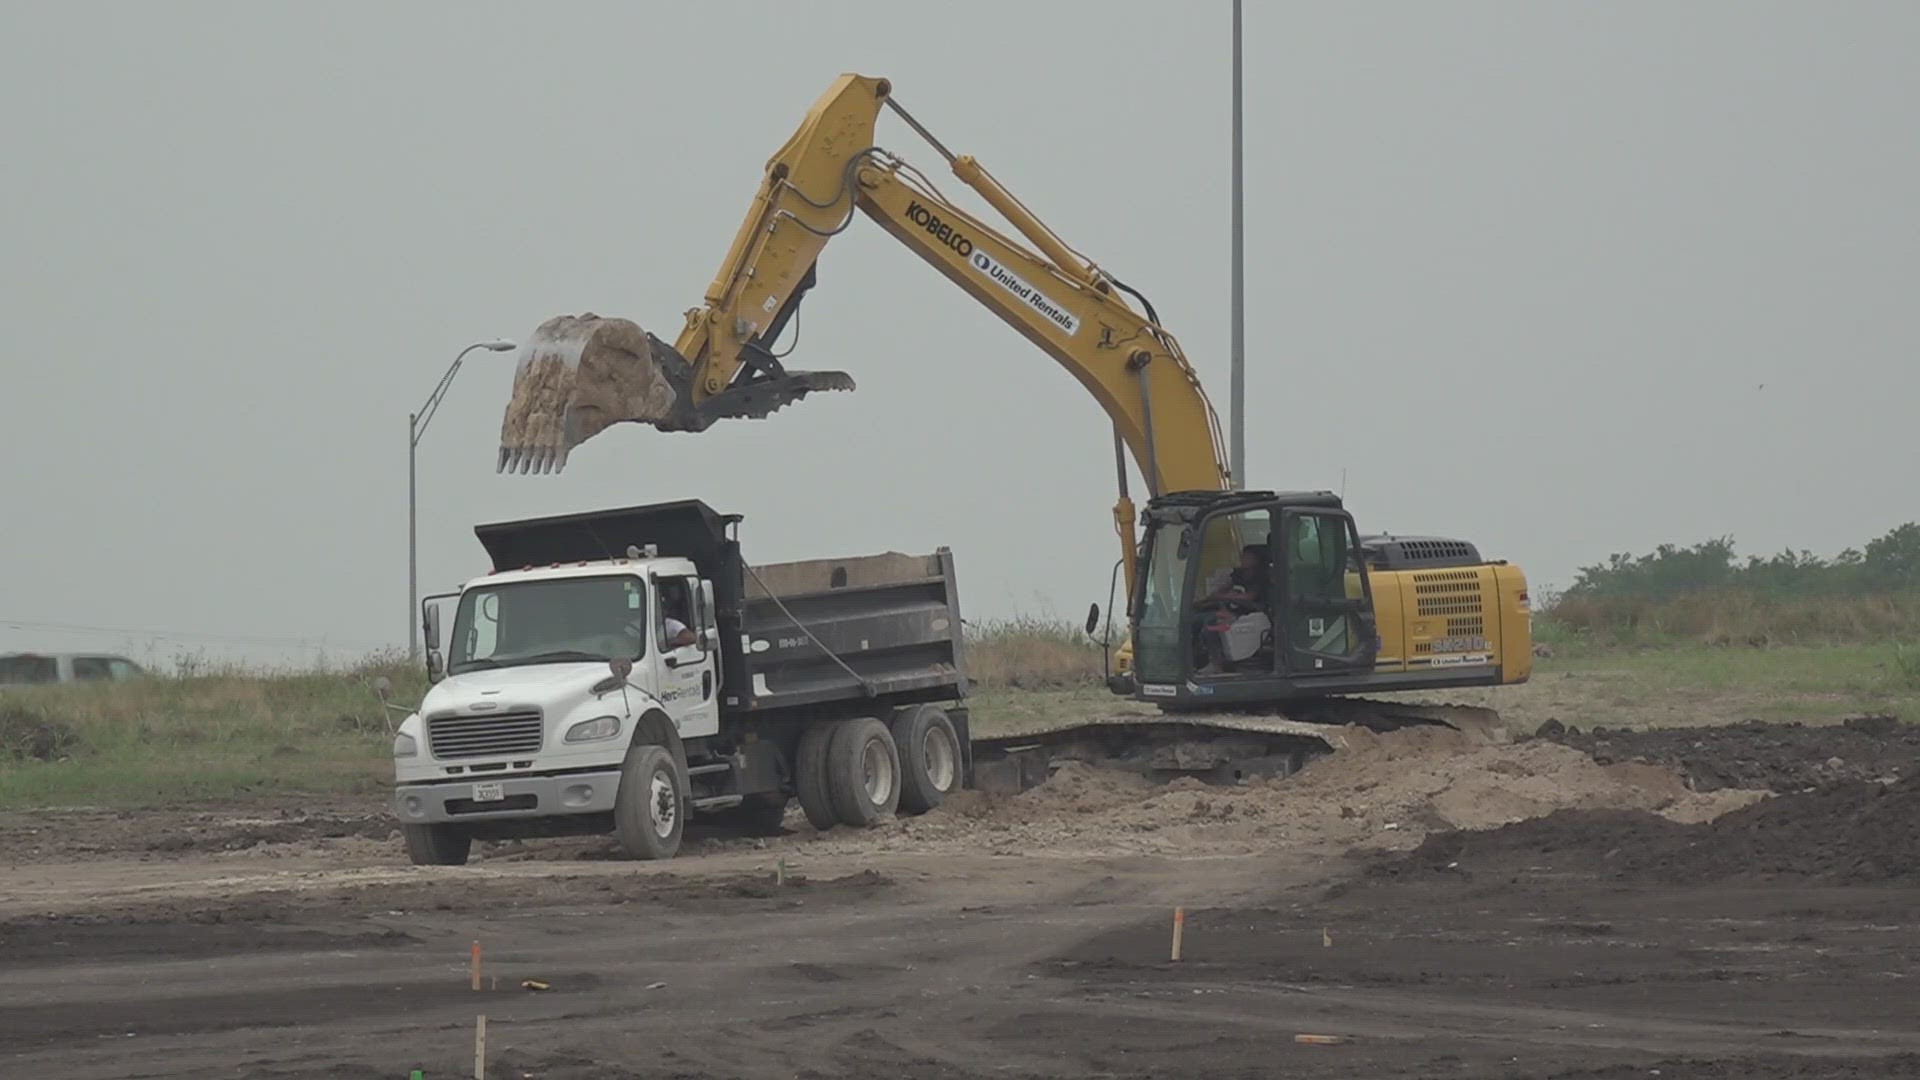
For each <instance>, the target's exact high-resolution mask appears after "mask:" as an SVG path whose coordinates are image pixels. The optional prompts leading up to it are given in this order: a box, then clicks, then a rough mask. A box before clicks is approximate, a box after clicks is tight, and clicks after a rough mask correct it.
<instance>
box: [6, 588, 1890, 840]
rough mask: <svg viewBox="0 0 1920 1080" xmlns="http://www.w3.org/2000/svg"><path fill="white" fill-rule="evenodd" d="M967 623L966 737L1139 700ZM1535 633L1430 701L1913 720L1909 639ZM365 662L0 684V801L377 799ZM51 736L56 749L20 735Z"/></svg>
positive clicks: (380, 667)
mask: <svg viewBox="0 0 1920 1080" xmlns="http://www.w3.org/2000/svg"><path fill="white" fill-rule="evenodd" d="M968 633H969V645H970V656H969V658H970V662H971V663H972V665H973V667H974V671H975V675H976V685H975V687H974V690H973V694H972V699H971V706H972V720H973V729H974V731H975V732H977V733H978V734H979V735H981V736H983V737H991V736H995V735H1014V734H1021V733H1025V732H1032V731H1041V730H1046V729H1048V728H1054V727H1060V726H1063V725H1066V724H1070V723H1073V722H1076V721H1080V720H1085V719H1090V718H1097V717H1102V716H1113V715H1116V714H1125V713H1136V714H1150V713H1152V712H1153V711H1154V710H1153V708H1152V707H1151V706H1148V705H1143V704H1139V703H1136V702H1132V701H1129V700H1127V699H1125V698H1118V697H1115V696H1113V695H1112V694H1110V693H1109V692H1108V691H1107V689H1106V688H1105V686H1104V685H1103V683H1102V681H1101V674H1102V669H1101V658H1100V650H1099V648H1098V646H1097V645H1095V644H1093V643H1091V642H1089V641H1088V640H1087V638H1086V636H1085V635H1084V634H1082V633H1081V632H1080V629H1079V627H1076V626H1071V625H1068V624H1064V623H1058V622H1052V621H1048V620H1011V621H1007V622H1002V623H988V624H981V625H972V626H969V628H968ZM1551 633H1553V632H1551V631H1550V632H1549V635H1551ZM1547 640H1550V641H1554V642H1556V645H1555V655H1554V656H1553V657H1552V658H1551V659H1543V660H1540V661H1539V662H1538V664H1537V666H1536V669H1535V675H1534V679H1533V681H1532V682H1531V683H1529V684H1527V685H1524V686H1517V687H1501V688H1497V689H1483V690H1463V691H1453V692H1448V693H1445V694H1436V695H1431V697H1432V699H1433V700H1445V701H1452V702H1460V703H1464V704H1483V705H1488V706H1491V707H1493V708H1496V709H1499V710H1500V711H1501V713H1502V714H1504V715H1506V716H1508V717H1510V718H1511V719H1512V720H1513V721H1514V722H1515V723H1516V724H1517V725H1519V726H1526V725H1529V724H1532V723H1539V722H1543V721H1545V720H1547V719H1558V720H1560V721H1562V722H1563V723H1571V724H1578V725H1579V726H1581V727H1592V726H1594V725H1606V726H1609V727H1638V726H1655V725H1658V726H1672V725H1684V726H1692V725H1710V724H1717V723H1729V722H1733V721H1737V720H1743V719H1763V720H1782V721H1785V720H1797V721H1806V722H1816V723H1817V722H1832V721H1836V720H1839V719H1841V718H1843V717H1846V716H1849V715H1858V714H1861V713H1883V714H1884V713H1892V714H1896V715H1901V716H1904V717H1908V718H1913V717H1920V645H1916V644H1902V645H1896V644H1893V643H1891V642H1888V643H1882V644H1873V645H1831V646H1791V647H1769V648H1722V647H1712V646H1707V645H1703V644H1698V643H1693V644H1686V645H1680V646H1670V647H1664V648H1656V647H1651V646H1648V645H1646V644H1640V645H1636V646H1632V647H1628V646H1621V645H1617V644H1605V643H1597V642H1594V641H1592V640H1588V639H1583V638H1581V637H1580V636H1579V635H1574V634H1569V635H1566V636H1565V637H1562V638H1553V637H1551V636H1547ZM382 675H384V676H386V677H387V678H389V679H391V680H392V682H393V685H394V696H395V699H396V700H398V701H403V702H408V701H418V700H419V699H420V697H421V695H422V694H424V693H425V691H426V681H425V678H424V677H423V676H422V674H421V673H420V672H419V670H418V669H417V668H415V667H413V666H411V665H408V664H406V663H404V662H396V661H395V659H394V658H393V657H384V658H376V659H375V660H373V661H369V662H368V663H366V664H363V665H361V666H360V667H357V668H355V669H352V670H349V671H344V672H334V673H327V674H298V675H294V674H280V675H249V674H244V673H239V672H232V671H228V672H221V673H215V674H195V675H188V676H185V677H175V678H154V679H149V680H144V681H141V682H135V683H122V684H110V685H99V684H82V685H75V686H58V687H9V688H6V689H4V690H0V808H18V807H27V806H74V805H89V806H108V807H138V806H153V805H163V804H179V803H209V804H217V803H222V802H229V803H231V802H243V803H251V804H255V805H259V804H263V803H277V804H282V805H285V804H290V803H294V802H296V801H297V800H300V799H326V798H337V799H345V798H351V799H363V798H364V799H365V800H367V801H368V804H369V805H370V806H373V805H377V804H378V803H379V801H380V800H381V798H382V796H383V795H384V792H385V790H386V787H387V785H388V783H389V781H390V778H391V775H392V774H391V762H390V758H389V756H388V753H389V745H390V739H389V736H388V718H387V716H386V715H385V710H383V709H382V707H381V706H380V703H379V701H378V700H377V699H376V698H375V696H374V694H373V691H372V686H373V682H374V680H375V679H376V678H378V677H380V676H382ZM1422 696H1426V695H1422ZM394 719H395V720H396V721H397V719H398V717H397V716H396V717H395V718H394ZM48 732H51V733H52V734H51V735H48V734H47V733H48ZM50 739H51V740H52V741H53V742H56V743H58V744H59V745H58V747H57V748H55V749H51V750H49V751H48V752H45V753H40V752H36V751H35V750H34V749H33V748H34V747H44V746H46V745H47V743H48V742H49V740H50ZM19 748H26V749H25V750H24V752H23V750H22V749H19Z"/></svg>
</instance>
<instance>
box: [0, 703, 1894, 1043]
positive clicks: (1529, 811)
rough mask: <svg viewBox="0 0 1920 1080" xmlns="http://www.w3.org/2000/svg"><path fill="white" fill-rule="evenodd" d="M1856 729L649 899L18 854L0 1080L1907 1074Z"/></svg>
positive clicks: (976, 817) (731, 876) (134, 846)
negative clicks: (478, 959) (475, 950)
mask: <svg viewBox="0 0 1920 1080" xmlns="http://www.w3.org/2000/svg"><path fill="white" fill-rule="evenodd" d="M1844 730H1845V734H1844V735H1843V736H1841V735H1836V733H1835V732H1834V731H1832V730H1831V729H1819V728H1793V727H1766V726H1743V727H1738V728H1731V729H1727V730H1724V731H1716V732H1700V731H1691V732H1688V733H1686V736H1685V737H1684V739H1676V738H1670V737H1668V736H1666V735H1665V734H1664V733H1659V732H1646V733H1631V734H1625V733H1623V734H1619V735H1612V736H1608V735H1605V734H1603V735H1602V736H1600V737H1599V739H1600V740H1603V741H1604V742H1605V745H1604V746H1602V745H1600V743H1599V742H1598V741H1596V737H1595V736H1593V735H1592V734H1590V733H1555V734H1553V735H1551V736H1549V737H1547V738H1541V739H1534V740H1529V741H1525V742H1521V743H1518V744H1515V745H1505V746H1486V745H1473V744H1470V743H1467V742H1465V741H1463V740H1461V739H1459V738H1458V737H1453V736H1450V735H1448V734H1446V733H1435V732H1401V733H1396V734H1395V735H1392V736H1367V735H1365V733H1354V734H1353V735H1352V737H1351V739H1350V741H1349V746H1348V749H1346V750H1345V751H1343V752H1341V753H1338V754H1336V755H1334V756H1332V757H1329V758H1326V759H1324V760H1321V761H1319V762H1317V763H1315V764H1314V765H1312V766H1311V767H1310V768H1309V769H1308V770H1307V771H1306V772H1304V773H1302V774H1301V775H1299V776H1297V777H1295V778H1294V779H1292V780H1290V781H1285V782H1277V783H1257V784H1252V785H1247V786H1243V787H1238V788H1232V789H1220V788H1203V787H1200V786H1198V785H1191V784H1175V785H1172V786H1168V787H1154V786H1150V785H1147V784H1144V783H1141V782H1137V781H1134V780H1131V779H1128V778H1126V777H1121V776H1115V775H1110V774H1103V773H1097V772H1090V771H1087V770H1083V769H1068V770H1065V771H1063V772H1062V773H1061V774H1059V775H1058V776H1056V777H1055V779H1054V780H1053V781H1050V782H1049V783H1048V784H1047V785H1045V786H1043V787H1042V788H1039V789H1036V790H1034V791H1031V792H1027V793H1025V794H1023V795H1021V796H1017V797H1011V798H1004V797H1003V798H987V797H984V796H978V795H974V794H971V793H969V794H967V795H966V796H964V797H962V798H959V799H956V800H955V801H954V803H953V804H952V805H950V806H949V807H945V808H942V809H941V810H939V811H936V812H935V813H933V814H930V815H927V816H924V817H921V818H916V819H912V820H909V821H904V822H899V823H895V824H892V825H889V826H886V827H883V828H880V829H877V830H873V831H870V832H863V833H851V834H850V833H840V832H832V833H827V834H824V835H820V834H815V833H813V832H812V831H811V830H809V829H807V828H806V827H805V826H804V824H801V823H799V822H798V821H797V820H795V821H792V822H790V827H789V833H788V835H786V836H784V837H781V838H777V839H774V840H770V841H762V840H749V839H737V838H724V837H710V838H702V839H698V840H695V841H693V842H691V843H690V845H689V848H688V850H687V851H686V852H685V854H683V856H682V858H680V859H678V860H675V861H673V862H671V863H665V864H636V863H631V862H626V861H623V860H619V859H617V858H614V857H612V853H611V849H610V846H609V845H608V844H607V843H605V842H603V841H599V840H574V841H564V842H562V841H556V842H551V843H527V844H502V845H491V846H488V847H487V848H485V849H484V850H483V851H482V852H481V853H480V857H479V858H478V859H477V860H476V862H475V863H474V864H473V865H471V866H467V867H460V868H434V869H415V868H412V867H408V866H406V865H405V864H404V856H403V855H402V853H401V849H400V845H399V843H398V841H397V839H396V838H394V837H393V836H392V835H391V833H390V828H389V825H388V823H387V821H386V820H385V818H384V817H383V816H382V815H381V813H380V812H379V810H378V808H374V807H333V808H326V809H325V810H324V811H315V812H312V813H308V814H305V815H300V816H294V815H286V814H272V815H262V814H259V813H258V811H257V810H256V811H253V812H252V816H249V812H248V811H247V810H246V809H245V808H231V809H226V810H206V809H200V810H193V811H187V810H175V811H154V812H146V813H141V814H137V815H129V816H115V815H110V814H104V813H89V812H60V813H51V812H49V813H30V814H15V815H8V816H5V817H0V881H4V883H5V887H4V888H0V958H3V959H0V964H4V967H0V971H4V973H5V974H6V976H7V977H6V978H5V979H4V980H0V1077H8V1078H11V1077H23V1078H26V1077H32V1078H44V1080H54V1078H67V1077H73V1078H92V1080H107V1078H115V1080H118V1078H131V1077H152V1078H159V1077H181V1078H184V1077H193V1078H196V1080H198V1078H206V1077H236V1078H241V1077H244V1078H253V1077H263V1078H264V1077H284V1078H294V1077H300V1078H305V1077H314V1078H319V1077H328V1078H340V1080H345V1078H355V1080H359V1078H369V1077H394V1078H404V1077H406V1076H407V1075H408V1074H409V1072H410V1070H412V1069H416V1068H417V1069H421V1070H424V1073H425V1076H426V1077H427V1078H428V1080H436V1078H452V1077H464V1076H470V1075H472V1068H473V1032H474V1026H475V1018H476V1016H478V1015H481V1014H484V1015H485V1016H486V1017H487V1024H488V1033H489V1034H488V1060H489V1071H488V1076H489V1077H493V1078H497V1080H527V1078H543V1080H545V1078H550V1080H625V1078H637V1077H685V1078H705V1077H822V1078H824V1077H842V1076H896V1077H898V1076H914V1077H934V1078H955V1080H958V1078H971V1077H1054V1076H1060V1077H1171V1076H1203V1075H1204V1076H1208V1077H1227V1078H1234V1077H1256V1076H1258V1077H1266V1076H1281V1075H1285V1076H1301V1077H1355V1078H1359V1077H1620V1078H1625V1077H1650V1076H1657V1077H1663V1078H1669V1080H1671V1078H1676V1077H1766V1078H1774V1077H1888V1076H1892V1077H1902V1076H1906V1077H1920V1005H1916V1001H1917V1000H1920V994H1916V993H1915V992H1914V991H1915V982H1916V977H1917V976H1920V928H1916V927H1915V926H1914V925H1913V922H1912V913H1913V912H1914V911H1915V910H1916V906H1917V905H1920V788H1915V787H1914V786H1913V782H1912V781H1906V780H1902V779H1900V778H1901V777H1904V776H1908V775H1911V774H1912V773H1913V771H1914V770H1915V769H1916V768H1920V760H1916V759H1920V745H1917V744H1916V743H1915V742H1914V741H1913V740H1912V739H1911V738H1910V737H1909V732H1910V731H1911V729H1908V728H1902V727H1897V726H1890V725H1885V724H1873V723H1867V724H1863V725H1856V726H1855V727H1853V728H1851V729H1844ZM1836 738H1843V739H1845V740H1846V747H1847V749H1846V751H1845V755H1844V757H1843V755H1841V754H1836V753H1834V752H1833V747H1834V746H1835V745H1836V742H1835V740H1836ZM1594 755H1598V759H1597V758H1596V756H1594ZM1836 758H1843V760H1841V761H1840V762H1839V763H1838V764H1835V763H1834V759H1836ZM1602 759H1603V760H1602ZM1176 906H1179V907H1182V908H1184V911H1185V915H1186V921H1185V927H1184V932H1183V943H1182V944H1183V956H1182V959H1181V960H1180V961H1179V962H1173V961H1172V960H1170V958H1169V955H1168V950H1169V939H1170V931H1171V928H1172V926H1171V924H1172V913H1173V911H1174V909H1175V907H1176ZM476 941H477V942H480V943H481V944H482V946H483V950H484V952H483V958H484V959H483V970H482V975H483V988H482V989H481V990H480V991H479V992H475V991H474V990H472V988H471V986H470V982H469V979H470V972H469V968H468V964H469V957H470V948H471V945H472V943H474V942H476ZM529 979H536V980H541V981H544V982H545V983H547V984H548V985H549V987H550V989H547V990H544V991H540V990H533V989H525V988H523V987H522V986H521V984H522V982H523V981H524V980H529ZM1302 1034H1311V1035H1327V1036H1338V1037H1341V1038H1342V1039H1343V1040H1344V1041H1342V1042H1340V1043H1338V1044H1336V1045H1316V1044H1312V1043H1304V1044H1303V1043H1301V1042H1298V1041H1296V1036H1298V1035H1302Z"/></svg>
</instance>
